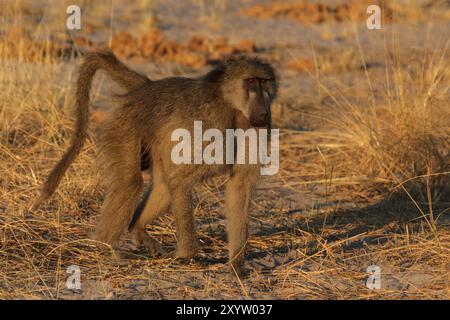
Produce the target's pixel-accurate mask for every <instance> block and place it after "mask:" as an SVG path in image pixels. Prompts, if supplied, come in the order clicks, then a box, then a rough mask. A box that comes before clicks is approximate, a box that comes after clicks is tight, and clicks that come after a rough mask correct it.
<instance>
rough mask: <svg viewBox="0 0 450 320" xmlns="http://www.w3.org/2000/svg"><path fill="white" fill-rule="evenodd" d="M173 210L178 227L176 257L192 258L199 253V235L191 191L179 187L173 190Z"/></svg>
mask: <svg viewBox="0 0 450 320" xmlns="http://www.w3.org/2000/svg"><path fill="white" fill-rule="evenodd" d="M172 211H173V214H174V216H175V223H176V229H177V249H176V251H175V257H177V258H187V259H189V258H192V257H194V256H195V255H196V254H197V249H198V246H197V235H196V232H195V225H194V214H193V210H192V203H191V191H190V190H189V189H188V188H186V187H185V186H183V187H178V188H177V189H175V190H174V191H173V192H172Z"/></svg>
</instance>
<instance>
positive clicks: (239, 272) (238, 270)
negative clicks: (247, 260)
mask: <svg viewBox="0 0 450 320" xmlns="http://www.w3.org/2000/svg"><path fill="white" fill-rule="evenodd" d="M230 274H231V276H232V277H236V276H237V277H239V279H244V278H247V277H248V276H249V275H250V272H249V271H248V270H247V269H246V268H245V266H244V265H243V264H230Z"/></svg>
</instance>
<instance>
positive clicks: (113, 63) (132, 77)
mask: <svg viewBox="0 0 450 320" xmlns="http://www.w3.org/2000/svg"><path fill="white" fill-rule="evenodd" d="M99 69H102V70H105V71H106V72H108V75H109V76H110V77H111V78H112V79H113V80H114V81H116V82H118V83H119V84H120V85H121V86H122V87H124V88H125V89H127V90H132V89H135V88H138V87H140V86H142V85H144V84H145V83H146V82H149V81H150V79H149V78H147V77H145V76H143V75H141V74H139V73H137V72H135V71H133V70H130V69H129V68H128V67H127V66H125V65H124V64H123V63H121V62H120V61H119V60H117V58H116V57H115V56H114V54H113V53H112V52H111V51H109V50H107V51H106V50H105V51H99V52H92V53H88V54H86V56H85V59H84V62H83V64H82V65H81V66H80V69H79V76H78V81H77V90H76V105H77V110H76V124H75V132H74V136H73V139H72V144H71V146H70V147H69V149H68V150H67V151H66V153H65V154H64V156H63V157H62V159H61V160H60V161H59V162H58V164H57V165H56V166H55V167H54V168H53V170H52V171H51V172H50V175H49V177H48V178H47V181H46V182H45V183H44V185H43V187H42V190H41V194H40V196H39V198H38V199H37V201H36V202H35V203H34V207H37V206H38V205H39V204H40V203H42V202H43V201H45V200H47V199H48V198H49V197H50V196H51V195H52V194H53V193H54V192H55V190H56V188H57V187H58V185H59V183H60V181H61V179H62V177H63V175H64V173H65V172H66V170H67V169H68V168H69V166H70V164H71V163H72V162H73V161H74V160H75V158H76V157H77V156H78V154H79V153H80V151H81V149H82V147H83V144H84V140H85V139H86V136H87V129H88V121H89V93H90V91H91V84H92V80H93V78H94V76H95V73H96V72H97V70H99Z"/></svg>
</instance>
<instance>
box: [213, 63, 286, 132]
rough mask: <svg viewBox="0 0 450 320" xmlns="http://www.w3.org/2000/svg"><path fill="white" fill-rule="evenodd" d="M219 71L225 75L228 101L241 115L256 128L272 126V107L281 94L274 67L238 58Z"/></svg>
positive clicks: (224, 91) (223, 85) (223, 83)
mask: <svg viewBox="0 0 450 320" xmlns="http://www.w3.org/2000/svg"><path fill="white" fill-rule="evenodd" d="M215 71H216V72H218V73H222V77H221V78H222V79H221V81H222V85H221V87H222V93H223V96H224V98H225V100H226V101H227V102H229V103H230V104H231V105H232V106H233V108H235V109H237V110H239V111H241V112H242V113H243V114H244V116H245V117H246V118H247V119H248V120H249V121H250V123H251V125H252V126H255V127H265V126H269V125H270V121H271V104H272V101H273V100H274V99H275V96H276V92H277V83H276V79H275V72H274V70H273V69H272V67H271V66H270V65H269V64H267V63H263V62H262V61H261V60H259V59H257V58H250V57H246V56H238V57H232V58H229V59H228V60H226V61H225V62H223V63H222V64H221V65H220V66H219V67H218V68H216V70H215ZM213 72H214V71H213Z"/></svg>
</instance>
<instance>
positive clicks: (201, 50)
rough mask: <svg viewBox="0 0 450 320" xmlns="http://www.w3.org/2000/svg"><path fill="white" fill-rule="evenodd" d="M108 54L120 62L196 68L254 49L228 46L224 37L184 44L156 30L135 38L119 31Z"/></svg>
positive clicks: (242, 44) (246, 44)
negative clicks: (137, 60) (138, 60)
mask: <svg viewBox="0 0 450 320" xmlns="http://www.w3.org/2000/svg"><path fill="white" fill-rule="evenodd" d="M111 48H112V50H113V51H114V52H115V53H116V54H117V55H118V56H120V57H122V58H136V57H142V58H148V59H152V60H156V61H161V62H175V63H178V64H181V65H185V66H189V67H194V68H200V67H203V66H205V65H207V64H208V63H210V62H215V61H218V60H221V59H223V58H225V57H227V56H229V55H231V54H240V53H245V54H251V53H254V52H255V51H256V46H255V44H254V43H253V41H251V40H242V41H241V42H240V43H238V44H236V45H231V44H230V43H229V41H228V39H227V38H226V37H220V38H217V39H211V38H208V37H205V36H202V35H194V36H192V37H191V38H190V39H189V40H188V41H186V42H185V43H179V42H177V41H174V40H170V39H168V38H167V37H166V36H165V35H164V34H163V33H162V32H161V31H160V30H158V29H152V30H150V31H148V32H145V33H143V34H141V35H139V36H137V37H135V36H133V35H132V34H130V33H129V32H126V31H123V32H120V33H118V34H117V35H115V36H114V37H113V39H112V44H111Z"/></svg>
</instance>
